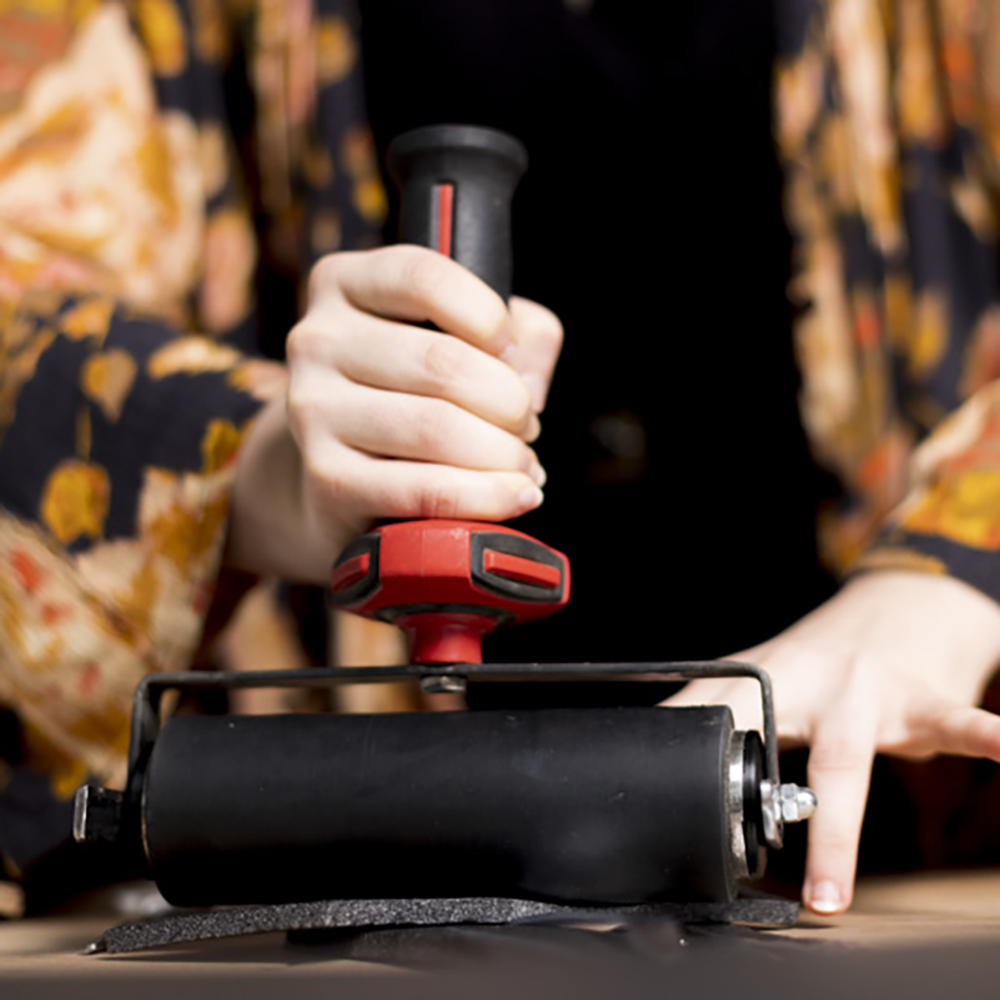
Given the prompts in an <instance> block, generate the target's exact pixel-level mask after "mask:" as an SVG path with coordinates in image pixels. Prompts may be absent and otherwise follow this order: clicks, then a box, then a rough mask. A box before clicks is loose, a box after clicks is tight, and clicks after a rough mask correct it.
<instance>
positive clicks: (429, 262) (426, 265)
mask: <svg viewBox="0 0 1000 1000" xmlns="http://www.w3.org/2000/svg"><path fill="white" fill-rule="evenodd" d="M399 249H400V250H402V251H405V252H404V253H402V254H401V255H400V256H401V257H402V258H403V259H402V262H401V269H402V278H403V282H404V285H405V286H406V287H407V288H410V289H412V290H413V292H414V293H415V294H417V295H418V296H419V297H420V298H435V297H436V296H437V295H438V294H439V292H440V290H441V288H442V287H443V286H444V285H445V284H446V283H447V281H448V275H449V268H448V266H447V265H448V259H447V258H446V257H443V256H441V254H439V253H435V252H434V251H433V250H427V249H426V248H424V247H400V248H399Z"/></svg>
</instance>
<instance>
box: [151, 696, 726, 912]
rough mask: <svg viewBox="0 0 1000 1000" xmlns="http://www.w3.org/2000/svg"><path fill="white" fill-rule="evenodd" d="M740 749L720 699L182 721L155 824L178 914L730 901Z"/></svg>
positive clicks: (157, 771) (166, 756)
mask: <svg viewBox="0 0 1000 1000" xmlns="http://www.w3.org/2000/svg"><path fill="white" fill-rule="evenodd" d="M733 745H734V743H733V723H732V716H731V714H730V712H729V709H728V708H725V707H715V706H713V707H704V708H683V709H671V710H663V709H657V708H622V709H604V708H602V709H573V710H562V709H553V710H524V711H511V712H454V713H424V714H401V715H369V716H325V715H300V716H273V717H270V716H247V717H197V716H179V717H176V718H173V719H171V720H170V721H169V722H167V723H166V725H165V726H164V728H163V731H162V733H161V734H160V736H159V738H158V740H157V742H156V744H155V747H154V749H153V752H152V756H151V758H150V762H149V766H148V769H147V772H146V780H145V791H144V798H143V835H144V841H145V847H146V852H147V857H148V860H149V862H150V866H151V869H152V876H153V877H154V878H155V879H156V882H157V884H158V886H159V888H160V890H161V892H162V893H163V895H164V896H165V897H166V898H167V899H168V900H169V901H170V902H171V903H173V904H176V905H181V906H196V905H207V904H216V903H268V902H270V903H281V902H291V901H308V900H320V899H338V898H340V899H350V898H369V899H374V898H397V897H425V898H434V897H456V896H507V897H509V896H517V897H527V898H539V899H548V900H560V901H578V902H587V901H590V902H601V903H639V902H646V901H657V900H674V901H676V900H682V901H701V900H729V899H731V898H732V897H733V895H734V892H735V881H736V876H737V875H738V874H739V871H738V865H737V864H736V863H735V862H734V857H733V855H734V851H733V844H734V829H733V826H734V821H733V810H732V804H731V794H729V792H730V789H731V787H732V771H731V769H730V757H731V755H732V752H733V751H732V747H733ZM740 746H741V747H742V744H740ZM740 759H742V749H741V751H740ZM736 826H737V828H738V826H739V824H738V823H737V824H736ZM735 832H736V833H737V834H738V835H742V834H741V832H740V831H739V830H738V829H737V830H736V831H735Z"/></svg>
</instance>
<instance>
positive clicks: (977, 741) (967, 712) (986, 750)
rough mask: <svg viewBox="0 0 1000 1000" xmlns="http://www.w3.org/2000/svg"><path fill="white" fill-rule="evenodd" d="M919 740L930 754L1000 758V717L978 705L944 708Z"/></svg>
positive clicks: (998, 759) (999, 759)
mask: <svg viewBox="0 0 1000 1000" xmlns="http://www.w3.org/2000/svg"><path fill="white" fill-rule="evenodd" d="M927 729H928V733H927V736H926V737H925V739H924V740H922V742H925V743H926V744H927V745H928V748H929V750H930V751H931V752H933V753H948V754H956V755H958V756H962V757H986V758H988V759H989V760H995V761H1000V716H996V715H994V714H993V713H992V712H986V711H984V710H983V709H981V708H970V707H967V706H964V705H963V706H956V707H951V706H949V707H947V708H945V709H943V710H942V711H941V712H940V713H938V714H937V716H936V717H935V718H933V719H932V720H931V721H930V722H929V723H928V726H927Z"/></svg>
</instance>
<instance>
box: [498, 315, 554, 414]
mask: <svg viewBox="0 0 1000 1000" xmlns="http://www.w3.org/2000/svg"><path fill="white" fill-rule="evenodd" d="M510 316H511V329H512V331H513V341H514V343H513V349H512V350H509V351H508V354H507V357H508V358H509V361H510V364H511V367H513V369H514V370H515V371H516V372H517V373H518V374H519V375H520V376H521V378H522V379H523V380H524V384H525V385H526V386H527V387H528V391H529V392H530V394H531V405H532V409H533V410H534V412H535V413H541V412H542V410H544V409H545V400H546V398H547V397H548V392H549V385H550V383H551V382H552V373H553V371H554V370H555V367H556V361H557V360H558V358H559V351H560V350H561V348H562V342H563V328H562V323H560V322H559V318H558V317H557V316H556V314H555V313H554V312H552V311H551V310H549V309H546V308H545V307H544V306H541V305H539V304H538V303H537V302H532V301H531V300H530V299H521V298H518V297H517V296H514V297H513V298H511V300H510Z"/></svg>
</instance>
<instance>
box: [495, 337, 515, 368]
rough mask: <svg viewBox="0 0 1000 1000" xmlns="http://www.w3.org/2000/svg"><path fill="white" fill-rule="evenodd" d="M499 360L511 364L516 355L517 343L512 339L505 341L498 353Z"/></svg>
mask: <svg viewBox="0 0 1000 1000" xmlns="http://www.w3.org/2000/svg"><path fill="white" fill-rule="evenodd" d="M498 357H499V358H500V360H501V361H502V362H503V363H504V364H506V365H513V363H514V359H515V358H516V357H517V344H515V343H514V341H513V340H511V341H508V342H507V346H506V347H505V348H504V349H503V350H502V351H501V352H500V354H499V355H498Z"/></svg>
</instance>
